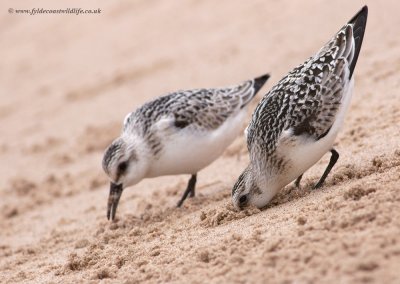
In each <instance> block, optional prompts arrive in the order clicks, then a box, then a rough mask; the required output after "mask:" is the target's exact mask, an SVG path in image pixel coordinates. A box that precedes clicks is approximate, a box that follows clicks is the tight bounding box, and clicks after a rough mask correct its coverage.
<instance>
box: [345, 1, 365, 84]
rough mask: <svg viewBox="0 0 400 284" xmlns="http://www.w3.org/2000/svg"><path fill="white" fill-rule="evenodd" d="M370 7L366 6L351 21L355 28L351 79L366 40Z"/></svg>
mask: <svg viewBox="0 0 400 284" xmlns="http://www.w3.org/2000/svg"><path fill="white" fill-rule="evenodd" d="M367 18H368V7H367V6H364V7H363V8H362V9H361V10H360V11H359V12H358V13H357V14H356V15H355V16H354V17H353V18H352V19H351V20H350V21H349V24H350V25H352V28H353V38H354V56H353V60H352V61H351V63H350V78H351V77H352V75H353V72H354V68H355V67H356V64H357V59H358V55H359V54H360V50H361V45H362V42H363V39H364V32H365V27H366V25H367Z"/></svg>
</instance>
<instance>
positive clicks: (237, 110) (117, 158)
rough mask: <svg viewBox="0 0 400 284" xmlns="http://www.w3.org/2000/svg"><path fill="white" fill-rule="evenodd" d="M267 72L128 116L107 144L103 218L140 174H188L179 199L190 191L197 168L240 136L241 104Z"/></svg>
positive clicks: (181, 94) (170, 98) (174, 96)
mask: <svg viewBox="0 0 400 284" xmlns="http://www.w3.org/2000/svg"><path fill="white" fill-rule="evenodd" d="M268 78H269V75H263V76H260V77H258V78H255V79H253V80H248V81H245V82H243V83H242V84H240V85H237V86H232V87H228V88H215V89H197V90H187V91H178V92H175V93H171V94H167V95H165V96H161V97H159V98H157V99H155V100H153V101H150V102H148V103H146V104H144V105H143V106H141V107H139V108H138V109H137V110H135V111H133V112H132V113H130V114H128V115H127V116H126V118H125V120H124V126H123V130H122V134H121V136H120V137H119V138H117V139H116V140H114V141H113V142H112V144H111V145H110V146H109V147H108V148H107V150H106V151H105V154H104V158H103V169H104V171H105V172H106V174H107V175H108V176H109V178H110V180H111V184H110V195H109V198H108V209H107V218H108V219H111V220H113V219H114V217H115V213H116V210H117V206H118V202H119V199H120V197H121V193H122V190H123V189H124V188H125V187H128V186H131V185H134V184H136V183H138V182H139V181H141V180H142V179H144V178H150V177H157V176H162V175H177V174H190V175H191V178H190V180H189V183H188V185H187V188H186V190H185V192H184V194H183V196H182V198H181V200H180V201H179V202H178V207H180V206H181V205H182V203H183V201H184V200H185V199H186V197H187V196H188V195H189V194H190V197H193V196H194V195H195V185H196V178H197V172H198V171H200V170H201V169H203V168H204V167H206V166H208V165H209V164H210V163H211V162H213V161H214V160H215V159H217V158H218V157H219V156H220V155H221V154H222V152H223V151H224V150H225V149H226V147H228V146H229V144H231V142H232V141H233V140H234V139H235V138H236V137H237V136H238V135H239V134H240V131H241V130H240V129H241V126H242V125H243V120H244V118H245V116H246V106H247V105H248V104H249V102H250V101H251V100H252V99H253V98H254V96H255V95H256V94H257V92H258V91H259V90H260V89H261V87H262V86H263V85H264V84H265V82H266V81H267V79H268Z"/></svg>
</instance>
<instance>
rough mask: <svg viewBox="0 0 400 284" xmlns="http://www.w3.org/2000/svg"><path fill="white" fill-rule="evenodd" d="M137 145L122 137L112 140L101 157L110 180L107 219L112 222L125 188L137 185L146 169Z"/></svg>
mask: <svg viewBox="0 0 400 284" xmlns="http://www.w3.org/2000/svg"><path fill="white" fill-rule="evenodd" d="M135 145H137V143H134V142H133V141H129V140H127V139H125V138H123V137H119V138H117V139H116V140H114V141H113V142H112V143H111V145H110V146H108V148H107V149H106V151H105V153H104V157H103V170H104V172H105V173H106V174H107V175H108V177H109V178H110V195H109V197H108V210H107V218H108V219H111V220H113V219H114V217H115V212H116V210H117V206H118V202H119V199H120V197H121V194H122V191H123V189H124V188H125V187H128V186H131V185H134V184H136V183H138V182H139V181H140V180H141V179H143V177H144V176H145V173H146V170H147V167H146V163H145V162H144V159H143V158H141V157H140V155H139V149H138V147H135Z"/></svg>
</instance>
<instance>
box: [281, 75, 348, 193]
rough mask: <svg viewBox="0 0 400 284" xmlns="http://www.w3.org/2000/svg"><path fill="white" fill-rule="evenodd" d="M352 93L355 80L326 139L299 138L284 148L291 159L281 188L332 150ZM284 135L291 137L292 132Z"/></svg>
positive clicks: (286, 155) (283, 151)
mask: <svg viewBox="0 0 400 284" xmlns="http://www.w3.org/2000/svg"><path fill="white" fill-rule="evenodd" d="M352 91H353V80H352V81H351V82H350V84H349V87H348V89H347V91H346V92H345V94H344V95H343V101H342V105H341V107H340V109H339V111H338V114H337V116H336V120H335V122H334V123H333V125H332V127H331V130H330V131H329V132H328V134H327V135H326V136H325V137H323V138H321V139H319V140H318V141H315V140H313V139H307V138H305V137H304V136H299V137H298V138H297V139H296V141H295V142H294V144H293V145H292V146H290V147H283V149H282V150H281V154H283V155H284V156H285V157H286V159H289V160H290V162H289V164H288V169H287V170H286V171H285V173H284V174H283V175H282V176H281V178H280V181H279V183H280V186H281V187H283V186H285V185H287V184H288V183H290V182H292V181H293V180H295V179H296V178H297V177H298V176H300V175H301V174H303V173H304V172H305V171H307V170H308V169H309V168H310V167H312V166H313V165H314V164H315V163H317V162H318V161H319V160H320V159H321V158H322V156H323V155H324V154H325V153H327V152H328V151H330V150H331V149H332V147H333V143H334V141H335V139H336V136H337V135H338V133H339V130H340V128H341V127H342V125H343V120H344V117H345V114H346V112H347V109H348V107H349V105H350V101H351V96H352ZM283 135H286V136H291V133H290V130H289V131H288V133H286V134H283Z"/></svg>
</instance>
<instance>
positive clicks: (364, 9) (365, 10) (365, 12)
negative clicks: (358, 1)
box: [349, 5, 368, 24]
mask: <svg viewBox="0 0 400 284" xmlns="http://www.w3.org/2000/svg"><path fill="white" fill-rule="evenodd" d="M367 17H368V6H367V5H364V7H362V8H361V9H360V11H358V13H357V14H355V15H354V16H353V18H351V20H350V21H349V24H355V23H356V21H357V20H358V19H359V18H364V22H365V23H366V22H367Z"/></svg>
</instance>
